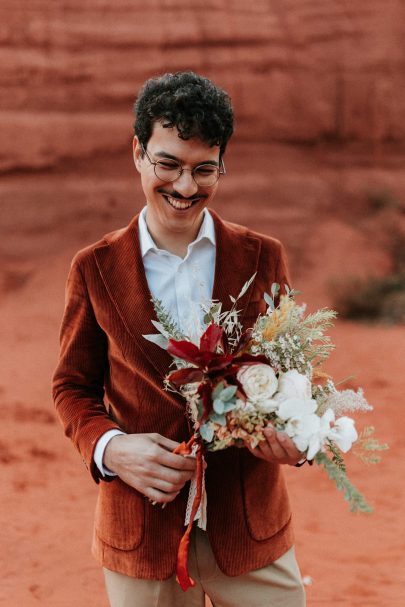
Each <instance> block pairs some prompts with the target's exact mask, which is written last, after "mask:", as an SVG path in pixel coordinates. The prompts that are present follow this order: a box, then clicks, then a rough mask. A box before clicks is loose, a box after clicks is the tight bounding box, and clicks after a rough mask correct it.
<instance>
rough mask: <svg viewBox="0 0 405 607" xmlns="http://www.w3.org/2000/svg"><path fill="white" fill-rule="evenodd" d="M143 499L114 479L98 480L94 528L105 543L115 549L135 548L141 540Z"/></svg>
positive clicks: (143, 515) (143, 517) (143, 516)
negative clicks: (100, 481)
mask: <svg viewBox="0 0 405 607" xmlns="http://www.w3.org/2000/svg"><path fill="white" fill-rule="evenodd" d="M144 519H145V498H144V496H142V495H141V494H140V493H138V492H137V491H136V490H135V489H132V487H130V486H129V485H127V484H126V483H124V482H122V481H121V479H119V478H116V479H114V481H113V482H111V483H100V491H99V494H98V499H97V505H96V516H95V531H96V534H97V536H98V537H99V538H100V540H101V541H103V542H104V543H105V544H108V545H109V546H111V547H112V548H117V549H118V550H134V549H135V548H137V547H138V546H139V544H140V543H141V541H142V539H143V534H144V528H145V520H144Z"/></svg>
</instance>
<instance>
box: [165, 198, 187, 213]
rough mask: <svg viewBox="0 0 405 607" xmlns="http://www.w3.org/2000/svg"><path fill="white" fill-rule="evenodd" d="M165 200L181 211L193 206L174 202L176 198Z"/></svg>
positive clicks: (178, 201) (177, 201)
mask: <svg viewBox="0 0 405 607" xmlns="http://www.w3.org/2000/svg"><path fill="white" fill-rule="evenodd" d="M167 200H168V201H169V203H170V204H171V205H172V207H174V208H175V209H181V210H184V209H189V208H190V207H191V205H192V204H193V203H192V202H180V200H176V198H171V196H167Z"/></svg>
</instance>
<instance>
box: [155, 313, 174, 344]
mask: <svg viewBox="0 0 405 607" xmlns="http://www.w3.org/2000/svg"><path fill="white" fill-rule="evenodd" d="M151 323H152V325H153V326H154V327H155V328H156V329H157V330H158V331H159V333H161V334H162V335H164V336H165V337H167V339H169V338H170V337H172V335H170V333H169V332H168V331H166V329H165V328H164V326H163V325H162V323H161V322H158V321H157V320H153V318H152V319H151Z"/></svg>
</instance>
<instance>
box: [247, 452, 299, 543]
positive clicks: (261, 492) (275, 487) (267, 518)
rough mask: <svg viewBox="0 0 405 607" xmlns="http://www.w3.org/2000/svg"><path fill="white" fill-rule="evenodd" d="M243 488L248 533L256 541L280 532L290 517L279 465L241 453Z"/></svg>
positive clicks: (266, 538)
mask: <svg viewBox="0 0 405 607" xmlns="http://www.w3.org/2000/svg"><path fill="white" fill-rule="evenodd" d="M244 451H245V450H244ZM246 451H247V450H246ZM242 487H243V501H244V508H245V516H246V522H247V526H248V529H249V533H250V535H251V536H252V538H253V539H255V540H258V541H262V540H268V539H270V538H271V537H273V535H276V533H278V532H279V531H281V530H282V529H283V527H285V526H286V525H287V524H288V522H289V521H290V518H291V508H290V503H289V499H288V494H287V489H286V486H285V483H284V478H283V476H282V473H281V470H280V466H278V465H272V464H269V463H267V462H264V461H261V460H258V459H257V458H255V456H254V455H251V454H250V453H249V452H246V453H243V457H242Z"/></svg>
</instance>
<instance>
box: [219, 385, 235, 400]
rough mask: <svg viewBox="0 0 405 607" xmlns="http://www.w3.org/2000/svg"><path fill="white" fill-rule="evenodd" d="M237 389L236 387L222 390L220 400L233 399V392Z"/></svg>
mask: <svg viewBox="0 0 405 607" xmlns="http://www.w3.org/2000/svg"><path fill="white" fill-rule="evenodd" d="M237 389H238V387H237V386H228V387H227V388H225V389H224V390H222V392H221V395H220V399H221V400H223V401H227V400H230V399H231V398H233V396H235V392H236V390H237Z"/></svg>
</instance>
